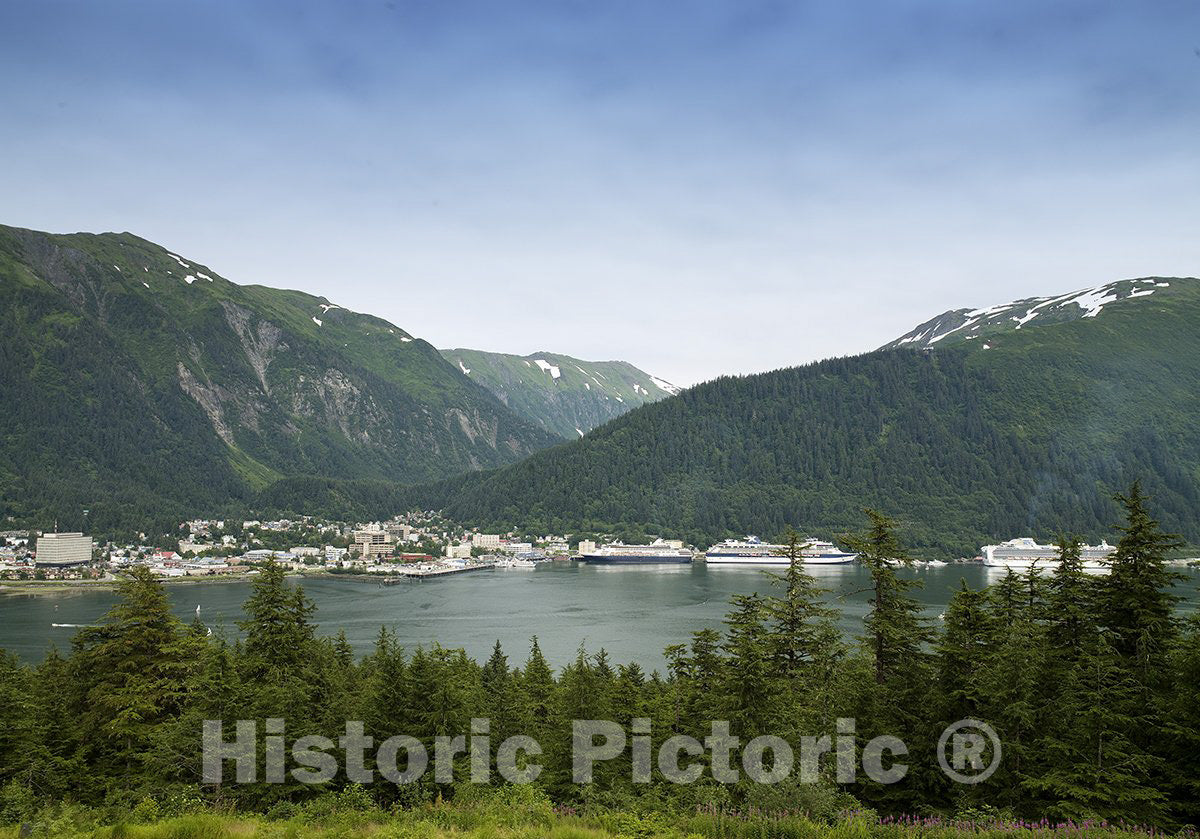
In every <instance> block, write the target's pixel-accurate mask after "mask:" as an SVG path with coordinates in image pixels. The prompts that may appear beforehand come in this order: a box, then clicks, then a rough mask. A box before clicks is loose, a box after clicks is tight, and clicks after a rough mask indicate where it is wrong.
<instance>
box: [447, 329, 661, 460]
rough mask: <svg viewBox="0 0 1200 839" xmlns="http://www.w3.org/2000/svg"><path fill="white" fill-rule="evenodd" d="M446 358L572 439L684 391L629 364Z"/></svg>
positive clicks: (472, 353)
mask: <svg viewBox="0 0 1200 839" xmlns="http://www.w3.org/2000/svg"><path fill="white" fill-rule="evenodd" d="M442 355H443V356H445V357H446V359H447V360H449V361H450V362H451V363H452V364H454V365H456V366H457V367H458V369H459V370H461V371H462V372H463V374H464V375H466V376H469V377H470V378H471V380H472V381H474V382H478V383H479V384H481V385H483V386H484V387H485V388H487V389H488V390H489V391H491V392H492V393H493V394H495V396H496V397H497V398H498V399H499V400H500V401H501V402H503V403H504V404H505V405H507V406H508V407H509V408H511V409H512V410H513V411H514V412H516V414H517V415H518V416H521V417H524V418H525V419H527V420H529V421H530V422H534V423H536V424H538V425H539V426H541V427H542V428H544V429H546V430H547V431H550V432H552V433H554V434H557V435H558V436H560V437H563V438H566V439H568V440H574V439H575V438H577V437H582V436H583V435H584V434H585V433H586V432H588V431H591V430H592V429H593V428H595V427H596V426H598V425H603V424H604V423H606V422H608V421H609V420H610V419H614V418H616V417H619V416H620V415H621V414H624V413H625V412H627V411H630V410H632V409H634V408H636V407H638V406H639V405H644V404H646V403H647V402H656V401H658V400H659V399H662V398H664V397H666V396H670V395H672V394H676V393H678V392H679V388H677V387H675V386H674V385H673V384H671V383H670V382H665V381H663V380H662V379H658V378H655V377H654V376H651V375H649V374H648V373H643V372H642V371H641V370H639V369H638V368H636V367H634V366H633V365H632V364H628V363H626V362H624V361H581V360H580V359H578V358H572V357H571V356H569V355H558V354H556V353H544V352H541V353H534V354H533V355H526V356H520V355H508V354H505V353H495V352H483V351H482V350H462V349H459V350H442Z"/></svg>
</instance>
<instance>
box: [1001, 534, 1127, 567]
mask: <svg viewBox="0 0 1200 839" xmlns="http://www.w3.org/2000/svg"><path fill="white" fill-rule="evenodd" d="M1114 550H1115V548H1113V546H1112V545H1110V544H1108V542H1103V541H1102V542H1101V543H1100V544H1099V545H1084V546H1082V549H1081V550H1080V559H1081V560H1082V565H1083V570H1084V571H1107V570H1108V567H1109V566H1108V563H1107V562H1106V560H1107V559H1108V557H1109V556H1110V555H1111V554H1112V552H1113V551H1114ZM983 564H984V565H986V566H988V567H989V568H1011V569H1012V570H1013V571H1029V570H1030V569H1032V568H1037V569H1038V570H1039V571H1040V570H1042V569H1043V568H1045V569H1048V570H1050V571H1054V570H1056V569H1057V568H1058V546H1057V545H1039V544H1038V543H1037V542H1035V541H1034V540H1033V539H1030V538H1029V537H1028V536H1026V537H1024V538H1021V539H1009V540H1008V541H1007V542H1001V543H1000V544H999V545H984V546H983Z"/></svg>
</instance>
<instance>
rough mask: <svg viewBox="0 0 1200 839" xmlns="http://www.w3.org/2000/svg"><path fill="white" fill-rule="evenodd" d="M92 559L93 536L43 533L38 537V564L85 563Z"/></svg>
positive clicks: (62, 564)
mask: <svg viewBox="0 0 1200 839" xmlns="http://www.w3.org/2000/svg"><path fill="white" fill-rule="evenodd" d="M91 561H92V537H91V536H84V535H83V534H82V533H43V534H42V535H41V536H39V537H38V540H37V564H38V565H53V566H64V565H83V564H84V563H87V562H91Z"/></svg>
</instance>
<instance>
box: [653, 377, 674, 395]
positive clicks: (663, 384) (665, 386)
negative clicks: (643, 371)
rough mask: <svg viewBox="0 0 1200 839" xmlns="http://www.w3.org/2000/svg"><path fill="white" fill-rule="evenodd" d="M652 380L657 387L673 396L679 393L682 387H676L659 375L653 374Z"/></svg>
mask: <svg viewBox="0 0 1200 839" xmlns="http://www.w3.org/2000/svg"><path fill="white" fill-rule="evenodd" d="M650 381H652V382H653V383H654V386H655V387H656V388H658V389H659V390H664V391H666V392H667V393H669V394H671V395H672V396H674V395H675V394H677V393H679V390H680V388H678V387H676V386H675V385H673V384H671V383H670V382H667V381H663V380H662V379H660V378H658V377H657V376H651V377H650Z"/></svg>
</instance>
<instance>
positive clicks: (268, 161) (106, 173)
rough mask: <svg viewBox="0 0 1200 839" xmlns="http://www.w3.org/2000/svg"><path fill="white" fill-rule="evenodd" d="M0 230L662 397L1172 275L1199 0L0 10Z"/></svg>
mask: <svg viewBox="0 0 1200 839" xmlns="http://www.w3.org/2000/svg"><path fill="white" fill-rule="evenodd" d="M0 78H3V80H4V82H3V84H2V85H0V113H2V114H3V115H4V118H3V119H2V120H0V160H2V161H3V163H2V165H0V223H5V224H10V225H16V226H20V227H30V228H34V229H39V230H50V231H54V232H73V231H79V230H86V231H93V232H100V231H108V230H111V231H130V232H133V233H136V234H138V235H140V236H143V237H145V238H147V239H150V240H152V241H155V242H158V243H160V244H162V245H164V246H165V247H167V248H169V249H171V250H172V251H173V252H175V253H179V254H181V255H183V256H184V258H187V259H194V260H196V261H198V262H201V263H203V264H206V265H208V266H210V267H211V268H213V269H214V270H216V271H217V272H219V273H220V274H221V275H222V276H225V277H227V278H228V279H231V280H233V281H235V282H240V283H259V284H263V285H269V286H278V287H286V288H297V289H302V290H304V291H308V292H310V293H313V294H318V295H323V296H326V297H328V298H329V299H330V300H331V301H333V302H336V303H338V304H341V305H344V306H347V307H349V308H352V309H356V310H359V311H365V312H370V313H372V314H375V315H379V316H381V317H385V318H387V319H388V320H391V321H393V322H394V323H396V324H398V325H400V326H401V327H403V328H404V329H406V330H408V331H410V332H411V333H413V334H414V335H418V336H420V337H422V338H425V339H427V340H429V341H430V342H432V343H434V344H435V345H437V346H440V347H446V348H449V347H471V348H476V349H485V350H497V351H504V352H516V353H521V354H526V353H531V352H535V351H549V352H561V353H567V354H570V355H575V356H578V357H581V358H585V359H589V360H607V359H623V360H627V361H630V362H632V363H634V364H636V365H638V366H639V367H641V368H643V369H645V370H646V371H648V372H650V373H652V374H654V375H657V376H659V377H661V378H664V379H667V380H669V381H673V382H675V383H677V384H681V385H688V384H693V383H695V382H699V381H703V380H706V379H710V378H713V377H715V376H718V375H721V374H726V373H751V372H757V371H762V370H769V369H775V368H779V367H786V366H791V365H795V364H800V363H804V362H808V361H812V360H816V359H819V358H825V357H830V356H838V355H848V354H853V353H858V352H864V351H868V350H871V349H874V348H875V347H878V346H879V345H881V344H883V343H885V342H887V341H889V340H891V339H892V338H895V337H897V336H899V335H901V334H903V333H904V332H906V331H908V330H909V329H911V328H912V327H913V326H915V325H916V324H917V323H919V322H921V321H924V320H927V319H928V318H930V317H932V316H933V315H935V314H937V313H939V312H942V311H944V310H946V309H951V308H960V307H972V308H974V307H979V306H984V305H989V304H992V303H999V302H1003V301H1006V300H1010V299H1015V298H1020V297H1027V296H1035V295H1049V294H1056V293H1060V292H1066V291H1070V290H1072V289H1076V288H1084V287H1087V286H1094V285H1099V284H1102V283H1106V282H1109V281H1111V280H1115V279H1120V278H1125V277H1137V276H1147V275H1164V276H1166V275H1170V276H1197V275H1200V234H1198V231H1200V3H1196V2H1194V0H1186V1H1181V2H1173V1H1171V2H1167V1H1164V2H1158V1H1157V0H1145V1H1144V2H1138V3H1130V2H1074V1H1073V0H1061V2H1052V3H1047V2H1045V0H1003V2H991V1H990V0H976V2H969V3H964V2H960V0H942V2H925V1H924V0H889V1H888V2H867V0H838V1H837V2H816V0H809V1H808V2H799V0H797V2H754V0H729V2H705V1H704V0H689V1H687V2H685V1H684V0H671V2H656V1H655V0H637V2H625V1H624V0H587V2H577V0H556V1H555V2H525V0H504V2H497V0H487V1H486V2H470V1H469V0H463V1H462V2H457V1H456V0H421V2H412V0H387V2H357V0H336V2H301V1H300V0H288V2H252V1H251V0H236V1H231V0H205V1H204V2H201V0H196V2H172V1H171V0H151V2H131V1H130V0H106V2H103V3H98V2H95V0H82V2H61V0H5V2H4V3H0Z"/></svg>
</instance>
